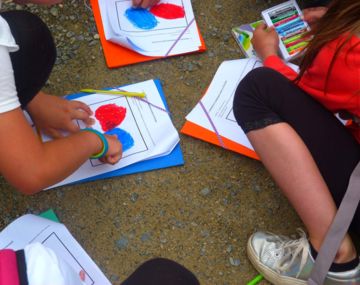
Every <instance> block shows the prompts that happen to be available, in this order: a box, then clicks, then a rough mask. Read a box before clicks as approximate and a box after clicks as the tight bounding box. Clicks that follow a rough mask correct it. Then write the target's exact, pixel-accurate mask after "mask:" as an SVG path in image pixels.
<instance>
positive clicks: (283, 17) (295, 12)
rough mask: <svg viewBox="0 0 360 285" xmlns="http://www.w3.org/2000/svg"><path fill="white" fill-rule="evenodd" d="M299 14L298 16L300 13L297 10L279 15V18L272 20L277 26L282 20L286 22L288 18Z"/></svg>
mask: <svg viewBox="0 0 360 285" xmlns="http://www.w3.org/2000/svg"><path fill="white" fill-rule="evenodd" d="M297 14H298V12H297V11H296V10H293V11H290V12H287V13H286V14H282V15H279V16H278V17H276V18H274V19H271V21H272V22H273V23H274V24H275V23H277V22H279V21H281V20H284V19H286V18H289V17H291V16H293V15H297Z"/></svg>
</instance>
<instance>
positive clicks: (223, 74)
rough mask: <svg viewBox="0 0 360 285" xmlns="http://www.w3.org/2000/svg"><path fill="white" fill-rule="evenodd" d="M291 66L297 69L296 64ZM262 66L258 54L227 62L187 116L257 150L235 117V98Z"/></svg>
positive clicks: (208, 128) (205, 126)
mask: <svg viewBox="0 0 360 285" xmlns="http://www.w3.org/2000/svg"><path fill="white" fill-rule="evenodd" d="M288 65H289V66H290V67H291V68H293V69H294V70H296V71H297V66H296V65H294V64H291V63H288ZM261 66H262V62H261V60H260V59H258V58H256V57H253V58H249V59H238V60H229V61H224V62H223V63H222V64H221V65H220V67H219V68H218V70H217V71H216V74H215V76H214V78H213V80H212V82H211V84H210V86H209V88H208V90H207V92H206V93H205V95H204V96H203V97H202V98H201V100H200V101H199V103H198V104H197V105H196V106H195V108H194V109H193V110H192V111H191V112H190V113H189V114H188V115H187V117H186V120H188V121H190V122H192V123H194V124H196V125H198V126H201V127H203V128H205V129H207V130H209V131H211V132H217V133H218V134H219V135H220V136H223V137H225V138H227V139H229V140H232V141H234V142H236V143H239V144H241V145H243V146H245V147H247V148H249V149H251V150H253V147H252V146H251V144H250V142H249V140H248V138H247V137H246V135H245V133H244V132H243V130H242V129H241V128H240V126H239V125H238V124H237V122H236V120H235V117H234V113H233V100H234V95H235V91H236V88H237V86H238V85H239V83H240V81H241V80H242V79H243V78H244V77H245V75H246V74H248V73H249V72H250V71H251V70H253V69H254V68H257V67H261Z"/></svg>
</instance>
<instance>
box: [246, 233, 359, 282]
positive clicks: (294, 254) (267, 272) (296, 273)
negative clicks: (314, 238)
mask: <svg viewBox="0 0 360 285" xmlns="http://www.w3.org/2000/svg"><path fill="white" fill-rule="evenodd" d="M247 253H248V256H249V259H250V261H251V263H252V264H253V265H254V267H255V268H256V269H257V270H258V271H259V272H260V273H261V274H262V275H263V276H264V278H266V279H267V280H269V281H270V282H271V283H272V284H274V285H306V282H307V279H308V278H309V277H310V273H311V270H312V268H313V266H314V259H313V258H312V256H311V251H310V244H309V242H308V240H307V238H306V235H305V233H304V232H303V231H301V237H300V238H299V239H296V240H292V239H290V238H287V237H284V236H277V235H274V234H271V233H264V232H256V233H255V234H253V235H252V236H251V237H250V239H249V241H248V245H247ZM339 265H341V266H340V267H341V269H342V270H343V271H341V272H337V271H338V270H336V272H334V271H329V272H328V274H327V276H326V279H325V282H324V285H345V284H347V285H349V284H360V264H359V260H358V258H357V259H356V260H354V261H351V262H349V263H346V264H339ZM338 267H339V266H338ZM331 269H332V268H331ZM331 269H330V270H331Z"/></svg>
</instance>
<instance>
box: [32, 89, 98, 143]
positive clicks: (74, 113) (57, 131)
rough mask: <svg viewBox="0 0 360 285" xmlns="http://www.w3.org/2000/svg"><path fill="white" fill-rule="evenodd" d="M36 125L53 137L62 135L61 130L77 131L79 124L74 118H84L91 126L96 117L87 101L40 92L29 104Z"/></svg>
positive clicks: (85, 122)
mask: <svg viewBox="0 0 360 285" xmlns="http://www.w3.org/2000/svg"><path fill="white" fill-rule="evenodd" d="M27 110H28V112H29V114H30V116H31V118H32V120H33V121H34V123H35V125H36V126H37V127H38V128H39V129H40V130H42V131H43V132H44V133H46V134H47V135H49V136H51V137H53V138H60V137H62V136H63V135H62V133H61V131H67V132H70V133H75V132H77V131H79V126H78V125H77V124H76V123H75V122H74V120H82V121H83V122H84V124H86V125H87V126H90V125H92V124H93V123H94V119H92V118H91V117H90V116H91V115H92V111H91V109H90V108H89V106H87V105H86V104H85V103H82V102H79V101H68V100H65V99H63V98H61V97H57V96H53V95H48V94H45V93H43V92H39V93H38V94H37V95H36V96H35V97H34V99H33V100H31V101H30V103H29V104H28V106H27Z"/></svg>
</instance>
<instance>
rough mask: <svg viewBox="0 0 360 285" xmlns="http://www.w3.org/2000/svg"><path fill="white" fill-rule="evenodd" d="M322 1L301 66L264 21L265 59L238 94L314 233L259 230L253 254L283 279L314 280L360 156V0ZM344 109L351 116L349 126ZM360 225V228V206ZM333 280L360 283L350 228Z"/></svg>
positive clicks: (277, 280) (359, 218) (239, 106)
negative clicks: (289, 59) (291, 62)
mask: <svg viewBox="0 0 360 285" xmlns="http://www.w3.org/2000/svg"><path fill="white" fill-rule="evenodd" d="M315 11H317V12H319V14H318V16H317V17H313V18H312V21H311V22H312V34H313V38H312V40H311V41H310V43H309V45H308V47H307V49H306V51H305V54H304V57H303V60H302V63H301V65H300V74H296V73H295V72H294V71H293V70H292V69H290V68H289V67H288V66H287V65H286V64H285V63H284V62H283V61H282V60H281V59H280V58H279V57H278V56H277V49H278V44H279V39H278V35H277V33H276V32H275V30H274V29H273V28H269V29H267V27H266V26H265V25H260V26H258V28H257V29H256V30H255V32H254V38H253V46H254V48H255V50H256V53H257V54H258V55H259V56H260V57H261V58H262V59H263V63H264V66H265V67H263V68H258V69H255V70H253V71H252V72H250V73H249V74H248V75H247V76H246V77H245V78H244V79H243V80H242V82H241V83H240V84H239V86H238V88H237V90H236V94H235V98H234V114H235V117H236V120H237V122H238V124H239V125H240V126H241V127H242V129H243V130H244V131H245V132H246V134H247V136H248V138H249V140H250V142H251V144H252V145H253V147H254V149H255V150H256V152H257V153H258V155H259V156H260V158H261V160H262V162H263V163H264V165H265V167H266V168H267V169H268V170H269V172H270V173H271V175H272V176H273V178H274V179H275V181H276V182H277V184H278V185H279V187H280V188H281V190H282V191H283V193H284V194H285V196H286V197H287V198H288V199H289V201H290V203H291V204H292V205H293V207H294V209H295V211H296V212H297V213H298V214H299V216H300V218H301V219H302V221H303V223H304V225H305V227H306V229H307V231H308V234H309V238H308V239H307V238H306V236H305V234H304V233H303V232H302V233H301V235H302V236H301V238H300V239H297V240H293V239H290V238H287V237H284V236H278V235H274V234H270V233H265V232H257V233H255V234H253V235H252V236H251V237H250V239H249V242H248V256H249V259H250V261H251V262H252V263H253V265H254V266H255V268H256V269H257V270H258V271H260V272H261V273H262V274H263V275H264V277H265V278H266V279H268V280H269V281H270V282H271V283H273V284H275V285H276V284H282V285H286V284H289V285H290V284H306V280H307V279H308V278H309V275H310V272H311V269H312V267H313V264H314V259H315V258H316V256H317V251H318V250H319V248H320V246H321V244H322V242H323V240H324V238H325V236H326V233H327V231H328V229H329V227H330V225H331V223H332V221H333V219H334V217H335V214H336V212H337V207H338V206H339V204H340V202H341V200H342V197H343V196H344V193H345V191H346V189H347V186H348V183H349V178H350V176H351V173H352V172H353V170H354V168H355V166H356V165H357V164H358V162H359V160H360V146H359V143H360V126H359V117H360V76H359V74H360V16H359V15H360V1H358V0H346V1H344V0H333V1H331V3H330V5H329V7H328V9H324V8H322V9H317V10H316V9H315ZM321 15H323V16H322V17H321V18H320V16H321ZM305 16H306V15H305ZM316 20H318V21H316ZM336 112H341V113H346V118H351V119H352V123H351V124H350V125H348V126H344V125H343V124H342V123H341V122H340V121H339V120H338V119H337V118H336V117H335V116H334V113H336ZM352 230H353V231H354V232H355V233H356V234H360V208H359V207H358V209H357V211H356V214H355V217H354V219H353V221H352ZM324 284H331V285H336V284H360V265H359V257H358V254H357V252H356V250H355V247H354V244H353V241H352V239H351V238H350V236H349V235H346V236H345V238H344V240H343V241H342V243H341V246H340V248H339V250H338V253H337V255H336V258H335V261H334V263H333V265H332V266H331V268H330V272H328V274H327V277H326V280H325V283H324Z"/></svg>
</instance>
